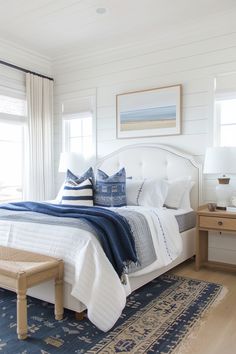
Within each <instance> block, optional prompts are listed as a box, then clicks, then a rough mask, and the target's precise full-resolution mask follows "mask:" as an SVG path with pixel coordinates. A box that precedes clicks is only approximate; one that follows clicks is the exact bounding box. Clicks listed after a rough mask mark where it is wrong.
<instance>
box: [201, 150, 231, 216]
mask: <svg viewBox="0 0 236 354" xmlns="http://www.w3.org/2000/svg"><path fill="white" fill-rule="evenodd" d="M203 173H209V174H210V173H212V174H218V175H219V178H218V181H219V184H218V185H217V186H216V201H217V207H218V208H221V209H225V208H226V207H227V206H228V205H229V201H230V197H231V196H232V188H231V186H230V184H229V181H230V178H229V177H228V176H226V174H236V147H211V148H208V149H207V151H206V155H205V163H204V170H203Z"/></svg>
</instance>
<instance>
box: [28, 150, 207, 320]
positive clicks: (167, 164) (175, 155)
mask: <svg viewBox="0 0 236 354" xmlns="http://www.w3.org/2000/svg"><path fill="white" fill-rule="evenodd" d="M122 167H125V169H126V172H127V176H132V177H133V178H166V179H169V180H172V179H175V178H178V177H183V176H190V177H191V180H192V181H194V182H195V185H194V187H193V189H192V192H191V205H192V207H193V209H196V208H197V207H198V205H199V203H200V200H201V167H200V165H199V164H198V163H197V162H196V161H194V159H193V158H192V156H189V155H186V154H183V153H182V152H179V151H177V150H175V149H173V148H170V147H167V146H161V145H156V144H149V145H146V144H145V145H143V144H140V145H132V146H128V147H125V148H123V149H120V150H118V151H116V152H115V153H113V154H111V155H109V156H106V157H105V158H103V159H102V160H100V161H99V162H98V164H97V165H96V168H100V169H102V170H103V171H105V172H106V173H108V174H113V173H115V172H117V171H118V170H119V169H120V168H122ZM194 234H195V229H194V228H193V229H190V230H188V231H185V232H183V233H181V238H182V242H183V249H182V252H181V254H180V255H179V256H178V258H176V259H175V260H174V262H172V263H170V264H169V265H167V266H165V267H162V268H160V269H158V270H155V271H153V272H151V273H148V274H145V275H141V276H132V275H130V276H129V279H128V281H129V286H130V289H131V291H133V290H135V289H137V288H139V287H141V286H142V285H144V284H146V283H147V282H149V281H151V280H152V279H154V278H156V277H157V276H159V275H160V274H163V273H164V272H166V271H167V270H169V269H171V268H172V267H174V266H176V265H177V264H179V263H181V262H183V261H184V260H186V259H188V258H190V257H192V256H193V255H194V253H195V250H194ZM22 242H23V241H22ZM36 247H37V246H36ZM51 247H52V246H51ZM71 291H72V286H71V284H69V282H65V296H64V304H65V307H66V308H69V309H71V310H74V311H76V312H82V311H83V310H84V309H85V306H84V305H83V303H81V302H80V301H78V300H77V299H76V298H75V297H74V296H72V295H71ZM127 293H129V291H127ZM29 294H30V295H32V296H34V297H36V298H39V299H42V300H45V301H49V302H54V288H53V284H52V283H51V282H48V283H46V284H43V285H40V286H37V287H35V288H33V289H31V290H30V291H29ZM86 301H87V299H86ZM123 305H124V304H123V303H122V304H121V307H122V306H123ZM94 322H96V321H94Z"/></svg>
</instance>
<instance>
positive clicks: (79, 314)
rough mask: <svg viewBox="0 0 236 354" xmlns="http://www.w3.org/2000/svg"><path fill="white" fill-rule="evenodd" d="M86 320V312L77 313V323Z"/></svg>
mask: <svg viewBox="0 0 236 354" xmlns="http://www.w3.org/2000/svg"><path fill="white" fill-rule="evenodd" d="M84 318H85V316H84V311H83V312H75V319H76V320H77V321H82V320H83V319H84Z"/></svg>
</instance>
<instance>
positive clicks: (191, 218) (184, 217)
mask: <svg viewBox="0 0 236 354" xmlns="http://www.w3.org/2000/svg"><path fill="white" fill-rule="evenodd" d="M175 218H176V220H177V223H178V225H179V232H180V233H181V232H184V231H187V230H190V229H192V228H194V227H195V226H196V213H195V211H189V212H187V213H185V214H180V215H175Z"/></svg>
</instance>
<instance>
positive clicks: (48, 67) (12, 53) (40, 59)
mask: <svg viewBox="0 0 236 354" xmlns="http://www.w3.org/2000/svg"><path fill="white" fill-rule="evenodd" d="M0 59H1V60H3V61H7V62H9V63H11V64H13V65H18V66H23V67H25V68H26V69H29V70H34V71H35V70H38V71H39V72H40V73H42V74H46V75H49V74H51V73H52V60H51V59H50V58H49V57H47V56H44V55H42V54H40V53H38V52H35V51H33V50H30V49H28V48H26V47H22V46H19V45H16V44H15V43H14V42H12V41H8V40H5V39H1V38H0Z"/></svg>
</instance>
